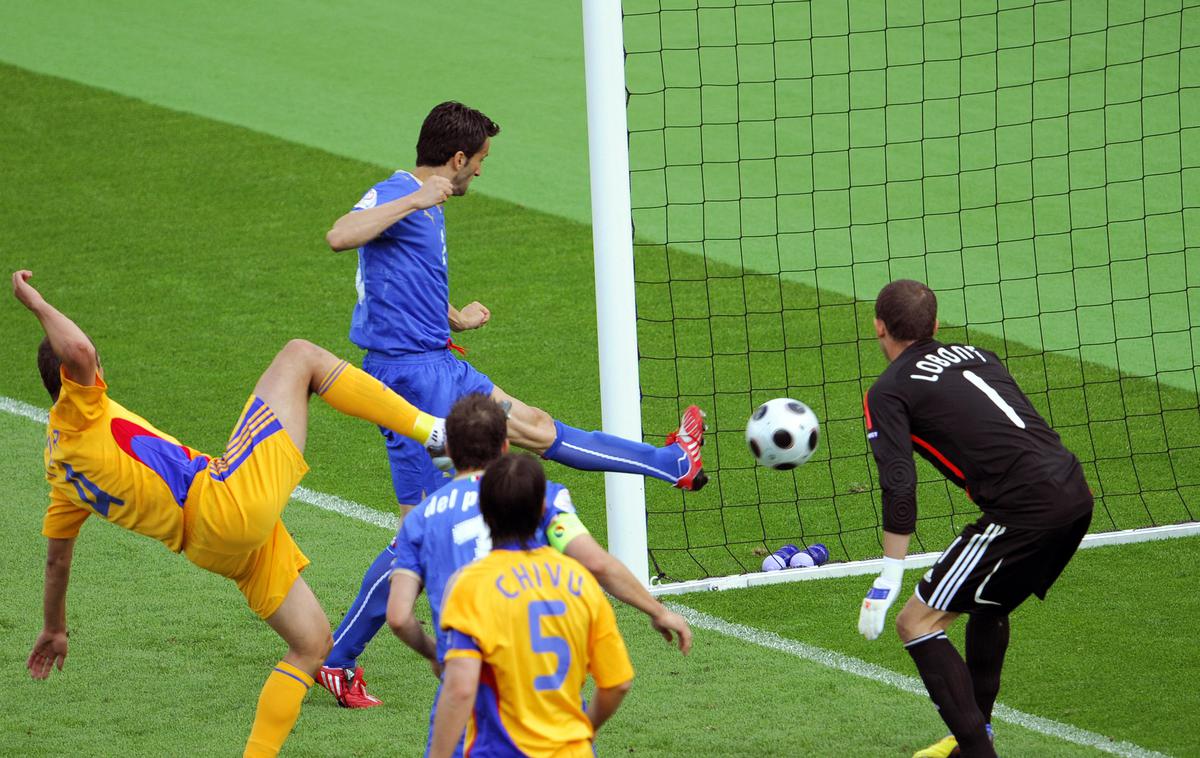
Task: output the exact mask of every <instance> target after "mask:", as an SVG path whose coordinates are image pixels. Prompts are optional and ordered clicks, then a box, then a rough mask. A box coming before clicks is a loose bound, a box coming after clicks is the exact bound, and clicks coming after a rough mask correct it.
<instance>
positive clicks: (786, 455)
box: [746, 397, 821, 471]
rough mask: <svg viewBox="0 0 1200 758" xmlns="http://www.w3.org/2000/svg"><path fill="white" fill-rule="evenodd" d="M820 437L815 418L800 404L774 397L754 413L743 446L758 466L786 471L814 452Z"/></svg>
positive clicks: (786, 398)
mask: <svg viewBox="0 0 1200 758" xmlns="http://www.w3.org/2000/svg"><path fill="white" fill-rule="evenodd" d="M820 437H821V424H820V422H819V421H817V414H815V413H813V411H812V408H809V407H808V406H807V405H805V404H804V403H802V402H800V401H799V400H792V399H791V398H790V397H777V398H775V399H774V400H768V401H767V402H765V403H763V404H762V405H760V406H758V409H757V410H756V411H754V415H752V416H751V417H750V421H749V422H748V423H747V424H746V444H747V445H749V446H750V452H751V453H753V454H754V460H756V461H758V463H759V465H760V466H766V467H768V468H773V469H777V470H779V471H787V470H788V469H793V468H796V467H797V466H799V465H801V464H802V463H804V462H805V461H807V460H808V459H809V458H811V457H812V454H813V453H814V452H816V449H817V441H818V440H819V439H820Z"/></svg>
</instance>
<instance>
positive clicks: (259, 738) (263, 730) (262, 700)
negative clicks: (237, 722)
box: [244, 661, 313, 758]
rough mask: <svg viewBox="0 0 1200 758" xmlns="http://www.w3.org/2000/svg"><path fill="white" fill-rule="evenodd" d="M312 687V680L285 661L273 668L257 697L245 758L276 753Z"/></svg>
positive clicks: (256, 757) (257, 757) (290, 729)
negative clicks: (256, 707)
mask: <svg viewBox="0 0 1200 758" xmlns="http://www.w3.org/2000/svg"><path fill="white" fill-rule="evenodd" d="M312 683H313V680H312V677H311V676H309V675H308V674H306V673H304V672H303V671H301V670H300V669H298V668H296V667H295V666H293V665H292V664H290V663H288V662H287V661H280V662H279V663H277V664H275V670H274V671H272V672H271V675H270V676H269V677H267V683H266V684H264V685H263V688H262V692H261V693H259V695H258V710H257V711H255V713H254V727H253V728H251V730H250V739H249V740H248V741H247V742H246V752H245V753H244V758H260V756H261V757H262V758H267V757H268V756H274V755H277V754H278V753H279V748H281V747H283V741H284V740H286V739H287V737H288V733H289V732H291V731H292V726H294V725H295V723H296V717H298V716H299V715H300V704H301V703H302V702H303V701H304V696H305V695H306V694H307V693H308V688H309V687H311V686H312Z"/></svg>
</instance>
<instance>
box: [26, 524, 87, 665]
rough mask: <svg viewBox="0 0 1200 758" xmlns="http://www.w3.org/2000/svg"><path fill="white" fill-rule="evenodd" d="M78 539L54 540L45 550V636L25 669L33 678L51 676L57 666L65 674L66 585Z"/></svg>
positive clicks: (39, 637)
mask: <svg viewBox="0 0 1200 758" xmlns="http://www.w3.org/2000/svg"><path fill="white" fill-rule="evenodd" d="M74 551H75V538H74V537H72V538H71V539H53V538H51V539H50V541H49V546H48V548H47V550H46V589H45V595H44V597H43V600H42V617H43V620H42V633H41V634H39V635H38V638H37V641H36V642H34V643H33V650H32V651H31V652H30V653H29V660H27V661H26V662H25V667H26V668H27V669H29V675H30V676H32V677H33V678H34V679H45V678H46V677H48V676H50V669H51V668H53V667H54V666H57V667H58V670H59V671H62V667H63V662H64V661H65V660H66V659H67V583H68V582H69V581H70V579H71V557H72V555H73V554H74Z"/></svg>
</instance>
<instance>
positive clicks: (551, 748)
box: [429, 454, 633, 758]
mask: <svg viewBox="0 0 1200 758" xmlns="http://www.w3.org/2000/svg"><path fill="white" fill-rule="evenodd" d="M545 490H546V477H545V474H543V473H542V467H541V465H540V464H539V463H538V462H537V461H536V460H534V459H533V458H531V457H529V456H525V455H513V454H509V455H505V456H504V457H503V458H501V459H500V460H498V461H496V462H495V463H493V464H492V465H491V466H488V468H487V472H486V473H485V475H484V477H483V482H482V483H481V484H480V487H479V510H480V512H481V513H482V515H483V520H484V522H485V523H486V524H487V527H488V529H489V530H490V532H491V535H492V542H493V548H492V552H491V553H490V554H488V555H487V556H486V557H484V558H482V559H480V560H478V561H475V562H474V563H471V564H470V565H468V566H466V567H465V568H463V569H462V570H461V571H459V572H458V574H457V575H456V576H455V577H454V578H453V579H452V580H451V582H450V586H449V588H448V589H447V591H446V598H445V605H444V606H443V608H442V618H441V628H442V629H443V630H444V634H443V636H444V637H446V638H447V647H448V650H447V652H446V663H445V672H444V681H443V684H442V691H441V694H440V696H439V697H438V702H437V706H436V716H435V718H434V724H433V738H432V741H431V746H430V751H429V754H430V756H432V757H433V758H447V756H451V755H454V752H455V749H456V746H457V745H458V744H459V741H460V739H462V735H463V728H464V727H466V739H465V748H466V749H465V752H466V754H467V755H476V756H482V755H496V756H500V755H529V756H556V757H562V758H566V757H567V756H592V755H593V749H592V740H593V739H594V737H595V734H596V730H597V729H599V728H600V726H601V725H602V724H604V722H605V721H607V720H608V718H609V717H610V716H612V715H613V714H614V713H615V712H616V710H617V708H618V707H619V706H620V704H621V700H622V699H623V698H624V697H625V693H626V692H628V691H629V686H630V683H631V682H632V680H633V667H632V666H631V665H630V662H629V654H628V653H627V652H626V650H625V642H624V640H622V639H621V633H620V632H619V631H618V630H617V622H616V617H615V616H614V614H613V610H612V606H610V605H609V604H608V600H607V599H606V598H605V597H604V593H603V592H601V590H600V586H599V584H598V583H597V582H596V580H595V578H594V577H592V575H591V574H589V573H588V571H587V569H585V568H584V567H583V566H582V565H581V564H580V563H578V562H577V561H573V560H571V559H570V558H568V557H566V556H564V555H561V554H560V553H558V552H557V551H555V550H553V549H551V548H549V547H545V546H539V545H538V541H537V539H536V532H537V530H538V524H539V522H540V521H541V517H542V502H543V498H544V497H545ZM589 673H590V674H591V675H592V677H593V678H594V679H595V680H596V692H595V695H594V696H593V698H592V702H591V705H590V706H588V707H587V712H586V713H585V712H584V709H583V707H582V703H581V694H580V690H581V689H582V687H583V683H584V680H585V679H586V678H587V675H588V674H589ZM472 710H473V711H474V713H473V715H474V718H469V717H470V716H471V715H472Z"/></svg>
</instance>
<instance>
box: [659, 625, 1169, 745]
mask: <svg viewBox="0 0 1200 758" xmlns="http://www.w3.org/2000/svg"><path fill="white" fill-rule="evenodd" d="M667 607H668V608H670V609H671V610H673V611H675V612H676V613H679V614H681V615H682V616H683V617H684V618H686V619H687V620H688V623H689V624H691V625H692V626H694V627H697V628H699V629H707V630H709V631H710V632H716V633H718V634H723V635H725V636H726V637H733V638H734V639H737V640H741V641H743V642H749V643H751V644H753V645H758V646H760V647H765V648H768V649H771V650H778V651H780V652H783V653H788V654H790V655H794V656H796V657H797V658H803V659H804V660H806V661H812V662H813V663H818V664H820V665H822V666H826V667H828V668H831V669H836V670H837V671H844V672H846V673H847V674H853V675H854V676H859V677H862V678H864V679H870V680H871V681H874V682H880V683H882V684H886V685H889V686H891V687H895V688H896V689H898V690H903V691H905V692H911V693H912V694H914V695H920V696H922V697H928V695H927V694H926V692H925V685H924V684H922V683H921V680H919V679H917V678H916V677H912V676H905V675H904V674H897V673H896V672H895V671H891V670H889V669H885V668H883V667H882V666H876V665H875V664H873V663H868V662H866V661H864V660H860V659H858V658H854V657H852V656H849V655H844V654H842V653H835V652H834V651H832V650H826V649H824V648H820V647H816V646H815V645H808V644H806V643H803V642H800V641H798V640H793V639H788V638H787V637H781V636H780V635H778V634H775V633H774V632H767V631H763V630H761V629H755V628H754V627H750V626H744V625H742V624H735V623H733V622H731V621H726V620H725V619H722V618H717V617H716V616H710V615H708V614H707V613H704V612H702V611H698V610H696V609H695V608H690V607H688V606H686V605H679V604H678V603H667ZM992 717H993V718H994V719H995V720H997V721H1003V722H1006V723H1009V724H1015V725H1016V726H1020V727H1024V728H1025V729H1029V730H1030V731H1034V732H1037V733H1039V734H1044V735H1046V736H1048V737H1056V738H1058V739H1060V740H1063V741H1065V742H1070V743H1073V744H1076V745H1082V746H1084V747H1091V748H1095V749H1096V750H1099V751H1101V752H1103V753H1109V754H1111V755H1120V756H1127V758H1167V757H1166V756H1164V755H1163V754H1162V753H1156V752H1154V751H1153V750H1147V749H1146V748H1144V747H1141V746H1139V745H1135V744H1133V743H1131V742H1117V741H1114V740H1112V739H1110V738H1108V737H1105V736H1104V735H1103V734H1097V733H1095V732H1089V731H1087V730H1086V729H1080V728H1078V727H1075V726H1071V725H1070V724H1063V723H1060V722H1058V721H1053V720H1051V719H1047V718H1042V717H1041V716H1034V715H1032V714H1029V713H1025V712H1023V711H1018V710H1017V709H1015V708H1009V707H1008V706H1006V705H1001V704H1000V703H997V704H996V707H995V709H993V711H992Z"/></svg>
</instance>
